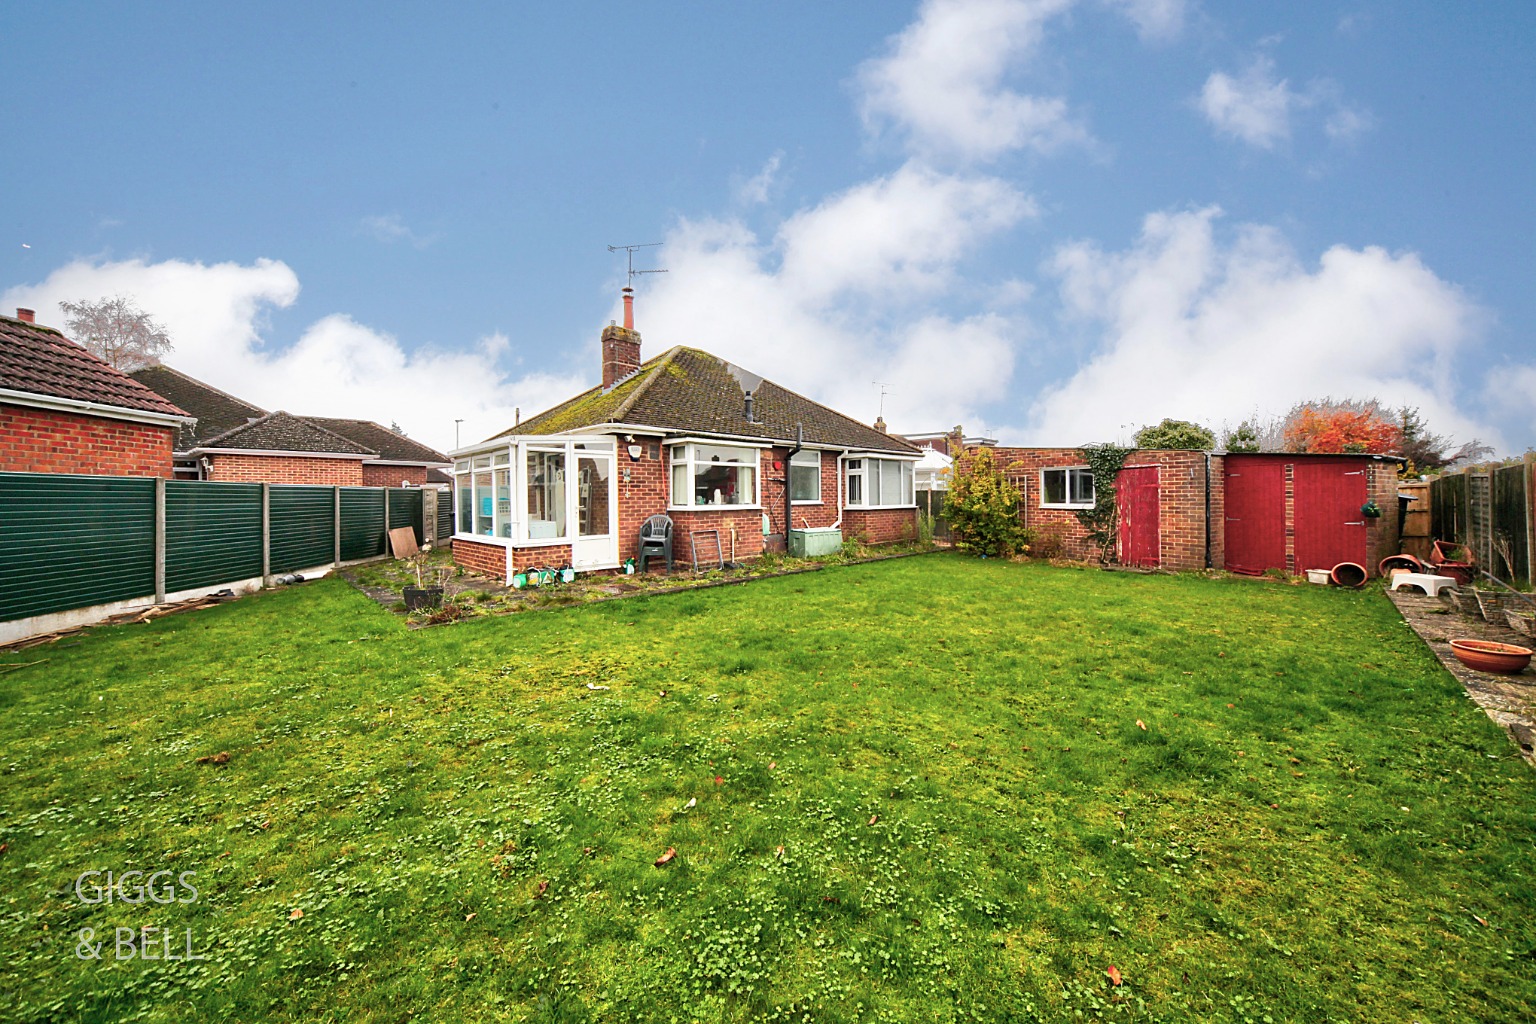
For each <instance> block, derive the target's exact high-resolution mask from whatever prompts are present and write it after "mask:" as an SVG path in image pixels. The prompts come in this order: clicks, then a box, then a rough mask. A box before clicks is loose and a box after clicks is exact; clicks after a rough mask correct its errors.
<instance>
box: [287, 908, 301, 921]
mask: <svg viewBox="0 0 1536 1024" xmlns="http://www.w3.org/2000/svg"><path fill="white" fill-rule="evenodd" d="M303 916H304V911H302V910H300V909H299V908H298V907H294V908H293V909H292V910H290V911H288V920H290V921H297V920H298V919H299V918H301V917H303Z"/></svg>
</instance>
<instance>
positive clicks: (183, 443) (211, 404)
mask: <svg viewBox="0 0 1536 1024" xmlns="http://www.w3.org/2000/svg"><path fill="white" fill-rule="evenodd" d="M129 376H131V377H133V379H134V380H136V381H138V382H139V383H140V384H143V385H145V386H146V387H148V388H150V389H152V390H153V391H155V392H156V393H157V394H160V395H164V396H165V397H166V398H168V399H170V400H171V401H173V402H175V403H176V404H177V405H179V406H181V407H182V408H183V409H186V410H187V411H188V412H190V413H191V414H192V415H193V416H196V417H197V423H196V424H187V425H184V426H183V427H182V428H181V434H180V436H179V437H178V438H177V439H176V450H177V451H179V452H186V451H191V450H192V449H193V448H196V447H197V446H198V445H200V444H202V443H203V442H204V441H207V440H208V439H209V438H211V437H217V436H219V435H220V434H224V433H228V432H229V431H231V430H233V429H235V428H236V427H238V426H241V425H243V424H246V423H249V422H251V421H252V420H258V419H260V418H261V417H263V416H265V415H266V414H267V410H265V409H263V408H261V407H260V406H258V405H252V404H251V403H250V402H247V401H244V400H243V399H239V398H236V397H235V396H234V395H231V394H229V393H227V392H224V391H220V390H219V389H218V388H216V387H213V386H212V385H211V384H205V383H203V382H202V381H200V380H198V379H197V378H196V377H188V376H187V375H186V374H184V373H182V372H181V371H180V370H173V369H171V368H170V367H169V366H164V365H158V366H146V367H144V368H143V369H142V370H134V371H133V373H131V374H130V375H129Z"/></svg>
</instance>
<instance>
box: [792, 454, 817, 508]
mask: <svg viewBox="0 0 1536 1024" xmlns="http://www.w3.org/2000/svg"><path fill="white" fill-rule="evenodd" d="M812 460H815V461H812ZM796 465H798V466H799V467H800V468H801V469H810V468H812V467H815V470H816V497H814V498H791V499H790V502H789V503H790V504H791V505H820V504H822V503H823V502H822V500H821V452H819V451H815V450H813V449H810V448H807V449H804V450H803V451H798V452H795V454H794V455H792V456H790V458H789V466H788V469H787V470H786V472H785V486H787V487H789V489H790V493H791V494H793V493H794V476H795V466H796Z"/></svg>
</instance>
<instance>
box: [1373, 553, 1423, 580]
mask: <svg viewBox="0 0 1536 1024" xmlns="http://www.w3.org/2000/svg"><path fill="white" fill-rule="evenodd" d="M1394 569H1406V570H1407V571H1408V572H1428V571H1429V569H1428V568H1426V567H1425V565H1424V563H1423V562H1421V561H1419V560H1418V559H1417V558H1414V557H1413V556H1412V555H1409V554H1402V555H1388V556H1387V557H1386V558H1383V559H1382V560H1381V561H1380V562H1379V563H1377V565H1376V572H1377V574H1378V575H1380V576H1391V575H1392V570H1394Z"/></svg>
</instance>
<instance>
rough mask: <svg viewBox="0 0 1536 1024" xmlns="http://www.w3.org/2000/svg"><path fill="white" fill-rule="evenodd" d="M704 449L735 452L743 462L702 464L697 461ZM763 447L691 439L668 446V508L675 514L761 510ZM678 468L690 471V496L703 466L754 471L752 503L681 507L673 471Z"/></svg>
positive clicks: (709, 462) (737, 460) (739, 460)
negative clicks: (732, 467) (699, 468)
mask: <svg viewBox="0 0 1536 1024" xmlns="http://www.w3.org/2000/svg"><path fill="white" fill-rule="evenodd" d="M700 447H705V448H725V449H735V450H736V451H737V452H739V453H740V456H741V457H740V458H737V459H732V460H730V461H721V462H714V461H708V462H702V461H700V460H699V459H698V458H696V454H697V451H698V449H699V448H700ZM762 448H763V446H761V445H748V444H738V443H736V442H734V441H714V440H709V439H704V438H700V439H693V438H689V439H686V440H682V441H677V442H673V443H672V444H669V445H668V446H667V453H668V454H667V502H668V505H667V508H668V510H669V511H673V512H697V511H701V510H716V509H724V510H727V511H730V510H736V509H743V510H745V509H758V510H761V509H762V507H763V458H762ZM677 466H686V467H687V478H688V488H689V493H690V495H691V494H692V490H693V481H694V479H695V478H696V477H697V476H698V467H700V466H740V467H743V468H746V469H750V470H752V492H753V493H752V501H751V503H750V504H749V503H746V502H742V503H740V504H736V505H697V504H694V505H680V504H678V502H677V494H675V493H674V491H673V481H674V480H675V479H676V474H675V473H674V472H673V470H674V469H675V468H676V467H677Z"/></svg>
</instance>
